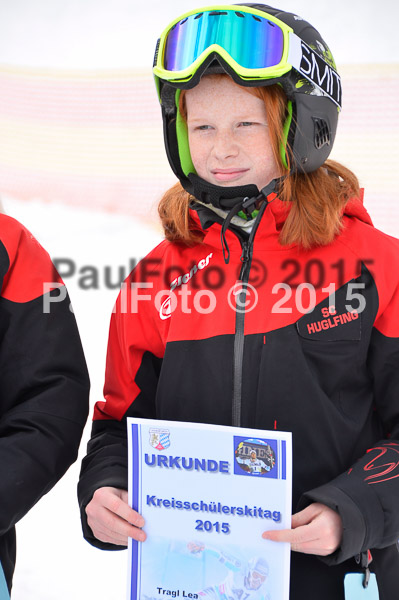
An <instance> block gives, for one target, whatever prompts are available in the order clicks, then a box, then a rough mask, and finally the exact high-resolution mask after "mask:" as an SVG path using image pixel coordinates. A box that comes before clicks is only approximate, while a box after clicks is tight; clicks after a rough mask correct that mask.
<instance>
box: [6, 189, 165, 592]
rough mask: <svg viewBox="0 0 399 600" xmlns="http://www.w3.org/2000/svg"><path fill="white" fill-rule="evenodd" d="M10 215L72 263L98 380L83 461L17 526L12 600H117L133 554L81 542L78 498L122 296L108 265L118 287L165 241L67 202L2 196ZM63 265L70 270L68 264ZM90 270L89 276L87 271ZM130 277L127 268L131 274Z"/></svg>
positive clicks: (145, 227)
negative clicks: (122, 274) (107, 275)
mask: <svg viewBox="0 0 399 600" xmlns="http://www.w3.org/2000/svg"><path fill="white" fill-rule="evenodd" d="M3 205H4V209H5V212H6V213H7V214H9V215H11V216H13V217H15V218H16V219H18V220H19V221H21V222H22V223H23V224H24V225H25V226H26V227H27V228H28V229H29V230H30V231H31V232H32V233H33V234H34V235H35V237H36V238H37V239H38V240H39V241H40V243H41V244H42V245H43V246H44V247H45V248H46V250H47V251H48V252H49V253H50V255H51V257H52V258H53V259H55V258H60V257H62V258H65V257H67V258H69V259H71V260H72V261H74V263H75V264H76V272H75V275H73V276H71V277H66V278H65V283H66V284H67V287H68V291H69V294H70V296H71V299H72V304H73V308H74V312H75V315H76V318H77V321H78V326H79V330H80V333H81V337H82V343H83V346H84V350H85V354H86V360H87V363H88V367H89V372H90V377H91V381H92V392H91V409H90V417H89V422H88V423H87V426H86V428H85V431H84V435H83V440H82V444H81V448H80V456H79V459H78V461H77V462H76V463H75V464H74V465H73V466H72V467H71V468H70V469H69V471H68V472H67V474H66V475H65V476H64V477H63V479H62V480H61V481H60V482H59V483H58V484H57V485H56V486H55V488H53V490H51V491H50V492H49V493H48V494H47V495H46V496H45V497H44V498H42V499H41V500H40V502H39V503H38V504H37V505H36V506H35V507H34V508H33V509H32V510H31V511H30V512H29V513H28V515H27V516H26V517H25V518H24V519H22V521H21V522H20V523H19V524H18V525H17V566H16V571H15V578H14V586H13V593H12V599H13V600H26V599H27V598H29V599H31V600H64V599H65V600H71V598H73V600H88V599H90V600H91V599H94V598H95V599H96V600H116V599H123V598H125V597H126V581H127V552H125V551H121V552H103V551H101V550H97V549H96V548H93V547H92V546H90V545H89V544H88V543H87V542H86V541H84V540H83V537H82V533H81V528H80V515H79V508H78V503H77V497H76V484H77V481H78V477H79V470H80V462H81V459H82V458H83V456H84V454H85V448H86V444H87V441H88V439H89V437H90V428H91V422H90V421H91V414H92V412H93V405H94V402H95V401H96V400H98V399H101V398H102V385H103V377H104V363H105V352H106V344H107V336H108V325H109V318H110V315H111V311H112V307H113V304H114V302H115V299H116V296H117V290H116V289H107V288H106V286H105V283H104V267H105V266H109V267H110V268H111V274H112V279H111V282H115V280H116V279H117V274H118V272H119V267H123V268H124V269H125V270H127V269H128V266H129V261H130V259H134V258H136V259H139V258H141V257H143V256H144V255H145V254H146V253H147V252H148V251H149V250H150V249H151V248H152V247H153V246H155V245H156V244H157V243H158V242H159V241H160V239H161V234H160V231H159V230H158V229H157V228H156V226H155V225H151V224H150V223H145V222H142V221H140V222H139V221H136V220H135V219H133V218H131V217H128V216H121V215H114V214H109V213H105V212H96V211H95V210H82V209H76V208H70V207H68V206H65V205H56V204H49V203H43V202H40V201H39V200H35V201H32V202H23V201H17V200H15V199H7V198H3ZM87 266H91V267H93V268H95V269H97V270H98V273H99V281H98V288H99V289H96V290H93V289H91V290H90V289H89V290H87V289H86V290H85V289H82V287H81V284H82V276H81V275H79V271H80V270H81V269H83V268H85V267H87ZM64 268H65V266H64ZM86 272H87V271H86ZM126 274H127V271H126Z"/></svg>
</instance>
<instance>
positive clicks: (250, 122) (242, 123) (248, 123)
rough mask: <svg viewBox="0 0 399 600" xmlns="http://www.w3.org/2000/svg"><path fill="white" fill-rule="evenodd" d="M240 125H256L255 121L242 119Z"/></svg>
mask: <svg viewBox="0 0 399 600" xmlns="http://www.w3.org/2000/svg"><path fill="white" fill-rule="evenodd" d="M240 125H242V127H250V126H251V125H255V123H253V122H252V121H241V123H240Z"/></svg>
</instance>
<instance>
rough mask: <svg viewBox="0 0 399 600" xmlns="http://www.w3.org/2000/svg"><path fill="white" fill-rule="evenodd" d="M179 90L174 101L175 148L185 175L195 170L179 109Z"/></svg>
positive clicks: (185, 124)
mask: <svg viewBox="0 0 399 600" xmlns="http://www.w3.org/2000/svg"><path fill="white" fill-rule="evenodd" d="M180 92H181V90H176V96H175V102H176V108H177V110H176V137H177V148H178V151H179V158H180V164H181V168H182V171H183V173H184V174H185V176H186V177H187V175H188V174H189V173H196V170H195V168H194V165H193V161H192V160H191V154H190V146H189V143H188V130H187V123H186V122H185V120H184V119H183V117H182V116H181V114H180V110H179V98H180Z"/></svg>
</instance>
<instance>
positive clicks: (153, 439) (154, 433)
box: [150, 429, 170, 450]
mask: <svg viewBox="0 0 399 600" xmlns="http://www.w3.org/2000/svg"><path fill="white" fill-rule="evenodd" d="M169 436H170V431H169V429H150V446H152V447H153V448H155V449H156V450H166V448H169V446H170V437H169Z"/></svg>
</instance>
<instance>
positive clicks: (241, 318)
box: [232, 202, 267, 427]
mask: <svg viewBox="0 0 399 600" xmlns="http://www.w3.org/2000/svg"><path fill="white" fill-rule="evenodd" d="M266 206H267V203H266V202H265V203H264V204H262V206H261V208H260V210H259V213H258V215H257V216H256V220H255V223H254V226H253V228H252V231H251V233H250V235H249V238H248V240H243V239H242V238H240V237H239V236H238V237H239V239H240V242H241V247H242V254H241V261H242V267H241V270H240V282H241V284H242V286H241V290H240V292H239V293H238V294H237V300H236V327H235V336H234V359H233V398H232V424H233V426H234V427H241V404H242V398H241V397H242V370H243V361H244V327H245V300H246V296H247V284H248V281H249V274H250V271H251V259H252V249H253V242H254V238H255V234H256V230H257V229H258V226H259V223H260V220H261V218H262V215H263V213H264V211H265V209H266ZM237 309H239V310H237Z"/></svg>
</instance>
